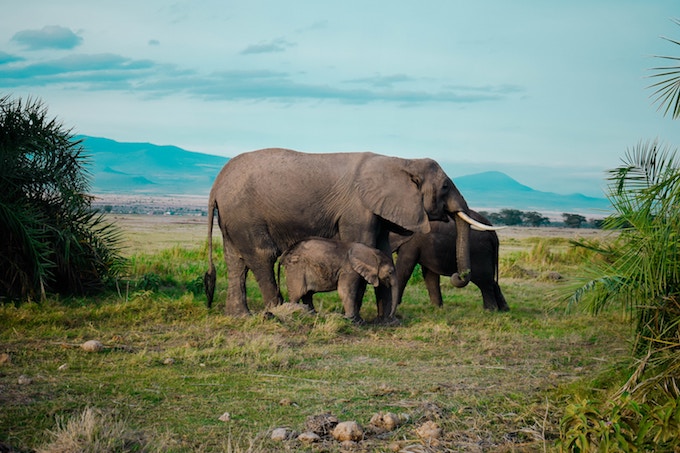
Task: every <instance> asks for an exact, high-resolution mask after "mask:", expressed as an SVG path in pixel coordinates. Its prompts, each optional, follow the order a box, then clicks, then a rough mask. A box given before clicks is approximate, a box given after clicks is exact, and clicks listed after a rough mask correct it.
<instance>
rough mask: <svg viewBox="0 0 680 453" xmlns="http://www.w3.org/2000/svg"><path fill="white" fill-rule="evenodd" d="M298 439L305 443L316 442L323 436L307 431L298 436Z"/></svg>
mask: <svg viewBox="0 0 680 453" xmlns="http://www.w3.org/2000/svg"><path fill="white" fill-rule="evenodd" d="M298 440H299V441H300V442H303V443H305V444H313V443H315V442H319V441H320V440H321V437H320V436H319V435H318V434H316V433H313V432H311V431H305V432H304V433H302V434H300V435H299V436H298Z"/></svg>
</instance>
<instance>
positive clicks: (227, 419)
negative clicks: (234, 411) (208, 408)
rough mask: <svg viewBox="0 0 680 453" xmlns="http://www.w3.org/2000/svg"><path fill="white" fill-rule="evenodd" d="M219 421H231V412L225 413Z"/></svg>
mask: <svg viewBox="0 0 680 453" xmlns="http://www.w3.org/2000/svg"><path fill="white" fill-rule="evenodd" d="M218 420H219V421H221V422H228V421H231V414H230V413H229V412H225V413H224V414H222V415H220V418H219V419H218Z"/></svg>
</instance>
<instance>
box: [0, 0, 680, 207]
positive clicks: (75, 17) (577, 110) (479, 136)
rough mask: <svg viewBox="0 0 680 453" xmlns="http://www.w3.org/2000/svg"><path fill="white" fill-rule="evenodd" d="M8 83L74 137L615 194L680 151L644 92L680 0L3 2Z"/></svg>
mask: <svg viewBox="0 0 680 453" xmlns="http://www.w3.org/2000/svg"><path fill="white" fill-rule="evenodd" d="M2 11H3V12H2V15H0V95H7V94H10V95H13V96H15V97H24V98H25V97H28V96H31V97H37V98H40V99H41V100H43V101H44V102H45V104H46V105H47V107H48V109H49V113H50V114H51V115H54V116H57V117H58V118H59V119H60V120H61V121H62V122H63V124H64V125H65V126H67V127H69V128H71V127H72V128H73V129H74V132H76V133H78V134H85V135H92V136H99V137H106V138H111V139H114V140H118V141H133V142H151V143H155V144H159V145H176V146H180V147H182V148H185V149H188V150H191V151H200V152H207V153H211V154H219V155H224V156H234V155H236V154H239V153H241V152H244V151H249V150H253V149H258V148H263V147H271V146H278V147H287V148H293V149H298V150H301V151H308V152H331V151H374V152H378V153H383V154H388V155H394V156H400V157H409V158H410V157H432V158H434V159H436V160H437V161H439V162H440V163H441V164H442V166H443V167H444V168H445V169H446V170H447V172H448V173H449V175H450V176H451V177H452V178H453V179H454V182H455V177H456V176H461V175H464V174H470V173H476V172H480V171H486V170H499V171H504V172H505V173H507V174H508V175H510V176H511V177H513V178H515V179H517V180H518V181H519V182H521V183H523V184H526V185H529V186H531V187H533V188H535V189H538V190H544V191H551V192H557V193H565V194H566V193H573V192H581V193H584V194H586V195H594V196H603V192H602V187H604V177H605V171H606V170H607V169H611V168H614V167H616V166H617V165H619V163H620V159H621V157H622V156H623V155H624V153H625V151H626V150H627V149H629V148H632V147H634V146H636V145H637V144H638V143H639V142H641V141H647V140H652V139H655V138H659V139H660V140H661V141H662V142H664V143H666V144H668V145H670V146H672V147H676V146H679V145H680V121H678V120H676V121H673V120H671V119H670V118H664V117H663V115H662V114H661V113H660V112H658V111H657V106H656V105H653V103H652V100H651V99H650V95H651V94H652V90H650V89H648V88H647V87H648V86H649V85H650V84H651V83H652V81H651V80H650V79H649V77H648V76H649V75H650V74H651V73H652V72H650V68H653V67H655V66H659V65H662V64H663V63H664V62H663V61H662V60H660V59H658V58H655V57H654V55H673V56H680V46H677V45H673V44H670V43H668V42H667V41H665V40H664V39H662V37H663V36H665V37H669V38H673V39H676V40H677V39H680V26H678V25H677V24H676V23H674V22H673V19H677V18H680V5H678V2H677V0H673V1H665V0H655V1H637V0H635V1H629V0H615V1H614V0H608V1H605V0H600V1H584V0H574V1H570V2H558V1H527V0H525V1H522V0H520V1H512V2H511V1H507V0H481V1H474V2H473V1H458V0H441V1H430V0H423V1H420V2H412V1H409V2H407V1H396V2H395V1H383V0H377V1H370V2H366V1H354V0H346V1H342V2H328V1H319V0H305V1H297V0H295V1H292V2H291V1H288V2H280V1H274V0H266V1H265V0H262V1H260V0H253V1H247V2H246V1H238V2H234V1H228V0H227V1H225V0H220V1H176V2H169V1H160V0H145V1H138V0H134V1H128V0H118V1H115V2H114V1H108V0H107V1H75V0H74V1H70V0H62V1H59V2H55V1H52V0H50V1H36V0H25V1H22V2H18V1H17V2H6V4H5V5H3V8H2Z"/></svg>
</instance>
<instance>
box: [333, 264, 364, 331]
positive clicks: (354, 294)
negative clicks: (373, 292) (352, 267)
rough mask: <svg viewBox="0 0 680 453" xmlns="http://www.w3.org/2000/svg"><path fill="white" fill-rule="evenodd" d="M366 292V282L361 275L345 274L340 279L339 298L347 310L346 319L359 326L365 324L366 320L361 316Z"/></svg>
mask: <svg viewBox="0 0 680 453" xmlns="http://www.w3.org/2000/svg"><path fill="white" fill-rule="evenodd" d="M365 291H366V280H364V279H363V278H362V277H361V276H360V275H359V274H354V273H350V274H344V275H341V276H340V277H339V278H338V296H340V300H341V301H342V305H343V308H344V309H345V318H347V319H350V320H352V322H354V323H357V324H363V322H364V320H363V319H362V318H361V316H360V315H359V312H360V310H361V302H362V300H363V298H364V292H365Z"/></svg>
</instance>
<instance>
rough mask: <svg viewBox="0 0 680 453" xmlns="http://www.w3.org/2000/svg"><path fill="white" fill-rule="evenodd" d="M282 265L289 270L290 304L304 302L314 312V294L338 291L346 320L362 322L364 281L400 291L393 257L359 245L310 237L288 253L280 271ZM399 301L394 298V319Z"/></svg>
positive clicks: (283, 259) (392, 308) (280, 263)
mask: <svg viewBox="0 0 680 453" xmlns="http://www.w3.org/2000/svg"><path fill="white" fill-rule="evenodd" d="M281 265H283V267H285V268H286V286H287V288H288V300H289V301H290V302H292V303H297V302H299V301H300V300H302V302H304V303H305V304H306V305H307V306H308V308H309V309H310V310H311V311H314V303H313V300H312V298H313V295H314V293H319V292H328V291H334V290H336V289H337V291H338V295H339V296H340V300H341V301H342V305H343V307H344V310H345V317H347V318H349V319H352V320H354V321H360V320H361V317H360V316H359V312H360V309H361V302H362V299H363V296H364V288H365V285H361V284H359V283H360V282H361V280H362V279H363V280H365V281H366V282H367V283H370V284H371V285H373V286H374V287H376V288H377V287H380V286H382V287H383V288H386V289H389V290H391V291H396V289H397V274H396V272H395V269H394V264H393V263H392V258H391V257H389V256H387V255H386V254H385V253H383V252H381V251H380V250H378V249H376V248H373V247H369V246H367V245H365V244H361V243H359V242H344V241H336V240H333V239H325V238H310V239H307V240H304V241H301V242H298V243H297V244H295V245H294V246H293V247H291V248H290V249H288V250H287V251H285V252H284V253H283V255H281V258H280V260H279V271H280V266H281ZM280 281H281V279H280V278H279V282H280ZM396 300H397V299H396V297H392V307H391V308H390V313H389V317H390V318H391V317H393V316H394V311H395V309H396Z"/></svg>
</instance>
